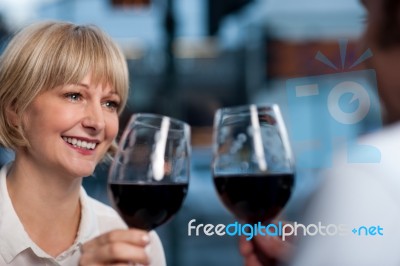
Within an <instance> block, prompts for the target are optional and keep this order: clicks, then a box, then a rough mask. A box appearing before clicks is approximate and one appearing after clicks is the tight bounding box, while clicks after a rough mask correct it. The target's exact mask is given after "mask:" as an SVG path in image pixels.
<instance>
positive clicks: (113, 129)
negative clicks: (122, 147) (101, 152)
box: [106, 115, 119, 141]
mask: <svg viewBox="0 0 400 266" xmlns="http://www.w3.org/2000/svg"><path fill="white" fill-rule="evenodd" d="M118 127H119V120H118V116H117V115H110V116H108V117H107V118H106V137H107V139H109V140H110V141H112V140H114V139H115V137H116V136H117V134H118Z"/></svg>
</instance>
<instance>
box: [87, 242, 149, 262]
mask: <svg viewBox="0 0 400 266" xmlns="http://www.w3.org/2000/svg"><path fill="white" fill-rule="evenodd" d="M80 260H81V265H90V264H93V263H97V264H101V265H102V264H110V263H111V264H113V263H116V264H118V263H125V265H126V264H127V263H130V262H134V263H140V264H143V265H148V264H149V263H150V260H149V257H148V256H147V253H146V251H145V249H144V248H143V247H138V246H134V245H131V244H127V243H124V242H117V243H112V244H106V245H102V246H99V247H98V248H97V249H93V250H91V251H89V252H84V253H82V255H81V259H80Z"/></svg>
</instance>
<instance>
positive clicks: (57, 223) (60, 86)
mask: <svg viewBox="0 0 400 266" xmlns="http://www.w3.org/2000/svg"><path fill="white" fill-rule="evenodd" d="M0 84H1V85H0V106H1V107H0V108H1V109H2V110H1V112H0V144H1V146H4V147H6V148H10V149H12V150H14V152H15V160H14V161H13V162H11V163H10V164H8V165H6V166H5V167H3V168H2V170H1V172H0V215H1V219H0V265H78V264H79V265H109V264H113V263H115V264H117V263H120V264H123V265H125V264H133V263H140V264H144V265H148V264H150V265H165V258H164V253H163V249H162V245H161V242H160V240H159V238H158V236H157V235H156V234H155V233H154V232H151V233H147V232H145V231H142V230H137V229H129V230H128V229H127V227H126V225H125V224H124V222H123V221H122V220H121V218H120V217H119V216H118V215H117V213H116V212H115V211H113V210H112V209H111V208H110V207H108V206H106V205H104V204H102V203H100V202H98V201H96V200H94V199H92V198H90V197H89V196H87V195H86V193H85V191H84V189H83V188H82V186H81V183H82V178H83V177H85V176H89V175H91V174H92V173H93V171H94V169H95V167H96V165H97V164H98V163H99V162H100V161H101V160H102V159H103V158H104V157H105V156H106V155H108V156H109V155H110V154H111V152H112V150H113V149H115V143H114V139H115V137H116V135H117V132H118V116H119V114H120V113H121V110H122V109H123V108H124V106H125V103H126V100H127V97H128V71H127V65H126V61H125V58H124V56H123V55H122V53H121V51H120V50H119V49H118V48H117V46H116V45H115V44H114V43H113V41H112V40H111V39H110V38H109V37H108V36H106V35H105V34H104V33H103V32H102V31H101V30H99V29H98V28H96V27H94V26H79V25H74V24H71V23H66V22H42V23H37V24H33V25H31V26H28V27H26V28H25V29H23V30H21V31H20V32H19V33H17V34H16V35H15V36H14V38H13V39H12V40H11V42H10V43H9V45H8V46H7V48H6V50H5V51H4V53H3V55H2V57H1V59H0Z"/></svg>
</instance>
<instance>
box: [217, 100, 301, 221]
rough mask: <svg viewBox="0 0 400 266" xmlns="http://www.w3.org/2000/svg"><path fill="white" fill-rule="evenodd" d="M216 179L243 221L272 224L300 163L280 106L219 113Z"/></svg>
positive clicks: (226, 202)
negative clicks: (270, 222)
mask: <svg viewBox="0 0 400 266" xmlns="http://www.w3.org/2000/svg"><path fill="white" fill-rule="evenodd" d="M212 174H213V177H214V178H213V179H214V184H215V187H216V190H217V193H218V195H219V197H220V199H221V201H222V202H223V204H224V205H225V206H226V208H227V209H228V210H229V211H230V212H232V213H233V214H234V215H235V216H236V217H237V218H239V219H240V220H242V221H245V222H248V223H251V224H255V223H258V222H261V223H264V222H268V221H271V220H272V219H273V218H274V217H275V216H276V215H277V214H278V213H279V212H280V211H281V210H282V209H283V208H284V206H285V204H286V203H287V201H288V200H289V198H290V195H291V193H292V189H293V185H294V174H295V171H294V160H293V154H292V151H291V148H290V145H289V140H288V135H287V132H286V129H285V125H284V122H283V119H282V116H281V113H280V110H279V107H278V105H276V104H270V105H263V106H256V105H247V106H237V107H232V108H222V109H219V110H217V112H216V114H215V117H214V132H213V160H212Z"/></svg>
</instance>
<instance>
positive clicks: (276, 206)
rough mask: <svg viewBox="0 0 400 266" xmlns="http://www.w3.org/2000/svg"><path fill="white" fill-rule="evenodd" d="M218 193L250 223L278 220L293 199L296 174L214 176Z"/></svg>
mask: <svg viewBox="0 0 400 266" xmlns="http://www.w3.org/2000/svg"><path fill="white" fill-rule="evenodd" d="M214 183H215V186H216V188H217V191H218V194H219V196H220V198H221V200H222V202H223V203H224V204H225V206H226V207H227V208H228V209H229V210H230V211H231V212H232V213H233V214H234V215H235V216H236V217H238V218H239V219H241V220H244V221H246V222H249V223H257V222H266V221H268V220H271V219H272V218H274V217H275V216H276V215H277V214H278V213H279V212H280V211H281V210H282V209H283V207H284V206H285V204H286V202H287V201H288V200H289V198H290V195H291V192H292V187H293V183H294V175H293V174H287V173H284V174H275V173H274V174H272V173H269V174H266V175H220V176H214Z"/></svg>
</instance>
